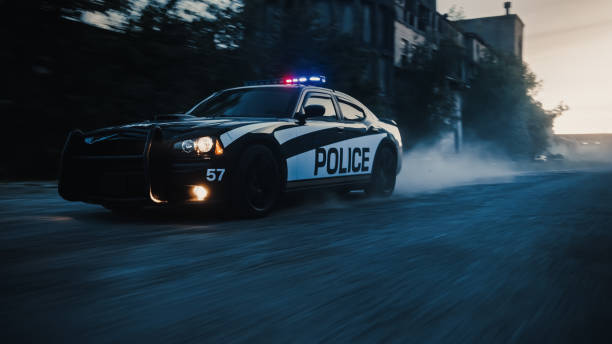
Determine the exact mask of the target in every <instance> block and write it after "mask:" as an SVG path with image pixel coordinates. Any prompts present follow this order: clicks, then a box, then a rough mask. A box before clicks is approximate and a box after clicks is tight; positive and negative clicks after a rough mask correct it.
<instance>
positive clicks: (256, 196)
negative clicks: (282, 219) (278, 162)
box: [246, 154, 276, 211]
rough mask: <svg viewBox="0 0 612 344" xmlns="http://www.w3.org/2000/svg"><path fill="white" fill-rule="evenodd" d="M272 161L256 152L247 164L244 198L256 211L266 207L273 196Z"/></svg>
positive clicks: (270, 202) (271, 202)
mask: <svg viewBox="0 0 612 344" xmlns="http://www.w3.org/2000/svg"><path fill="white" fill-rule="evenodd" d="M273 163H274V162H273V161H270V159H269V158H267V157H266V156H264V155H263V154H258V155H256V156H254V157H253V159H252V160H251V161H250V163H249V164H248V168H247V175H246V196H247V197H246V199H247V201H248V202H249V205H250V206H251V207H252V208H253V209H255V210H258V211H263V210H266V209H268V208H269V207H270V206H271V205H272V204H273V203H274V198H275V189H276V188H275V180H274V176H273V174H272V173H270V166H273V165H272V164H273Z"/></svg>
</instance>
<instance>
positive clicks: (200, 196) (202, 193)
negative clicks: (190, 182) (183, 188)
mask: <svg viewBox="0 0 612 344" xmlns="http://www.w3.org/2000/svg"><path fill="white" fill-rule="evenodd" d="M191 192H192V193H193V195H194V196H195V198H196V200H198V201H203V200H204V199H205V198H206V196H208V190H206V188H205V187H203V186H201V185H197V186H194V187H193V188H192V189H191Z"/></svg>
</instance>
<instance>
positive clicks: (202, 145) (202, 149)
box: [195, 136, 215, 153]
mask: <svg viewBox="0 0 612 344" xmlns="http://www.w3.org/2000/svg"><path fill="white" fill-rule="evenodd" d="M214 145H215V141H214V140H213V139H212V138H211V137H210V136H204V137H200V138H199V139H197V140H196V142H195V147H196V150H197V151H198V153H208V152H210V151H211V150H212V149H213V147H214Z"/></svg>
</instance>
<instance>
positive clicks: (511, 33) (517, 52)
mask: <svg viewBox="0 0 612 344" xmlns="http://www.w3.org/2000/svg"><path fill="white" fill-rule="evenodd" d="M455 23H456V24H457V25H458V26H459V27H460V28H461V30H463V31H464V32H469V33H474V34H477V35H478V36H480V37H482V38H483V40H484V41H485V42H487V44H488V45H490V46H491V47H493V48H494V49H495V50H496V51H497V52H499V53H508V54H513V55H514V56H516V57H518V58H519V59H523V30H524V28H525V24H523V21H522V20H521V18H519V16H517V15H516V14H507V15H504V16H497V17H486V18H476V19H468V20H459V21H456V22H455Z"/></svg>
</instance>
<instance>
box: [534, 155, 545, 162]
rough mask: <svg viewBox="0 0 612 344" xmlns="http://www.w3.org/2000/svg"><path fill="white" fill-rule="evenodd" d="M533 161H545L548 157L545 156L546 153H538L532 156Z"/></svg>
mask: <svg viewBox="0 0 612 344" xmlns="http://www.w3.org/2000/svg"><path fill="white" fill-rule="evenodd" d="M533 161H536V162H546V161H548V157H546V155H544V154H538V155H536V156H535V157H533Z"/></svg>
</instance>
